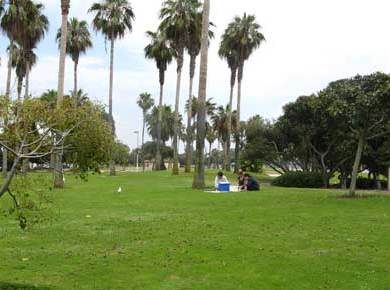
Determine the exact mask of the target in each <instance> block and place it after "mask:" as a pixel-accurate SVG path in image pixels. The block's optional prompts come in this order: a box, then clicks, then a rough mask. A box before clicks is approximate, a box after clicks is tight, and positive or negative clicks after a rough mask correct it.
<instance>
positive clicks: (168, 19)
mask: <svg viewBox="0 0 390 290" xmlns="http://www.w3.org/2000/svg"><path fill="white" fill-rule="evenodd" d="M199 8H200V3H199V2H198V1H197V0H165V1H164V2H163V7H162V9H161V11H160V19H161V24H160V27H159V29H160V30H161V31H163V32H164V33H165V35H166V37H167V39H168V40H169V42H170V45H171V47H172V48H173V49H174V50H175V57H176V62H177V80H176V99H175V135H174V137H173V142H172V143H173V152H174V154H173V155H174V157H173V169H172V173H173V174H174V175H178V174H179V151H178V149H179V148H178V134H179V102H180V87H181V74H182V69H183V63H184V50H185V47H186V44H187V43H188V39H189V31H190V27H191V23H192V21H193V19H194V18H195V17H196V15H197V13H198V10H199ZM207 28H208V27H207Z"/></svg>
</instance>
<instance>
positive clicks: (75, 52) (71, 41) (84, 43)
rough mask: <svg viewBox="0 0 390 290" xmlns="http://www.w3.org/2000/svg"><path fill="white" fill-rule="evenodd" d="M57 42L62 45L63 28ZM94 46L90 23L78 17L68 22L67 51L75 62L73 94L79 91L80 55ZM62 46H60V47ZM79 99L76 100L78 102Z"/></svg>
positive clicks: (59, 31)
mask: <svg viewBox="0 0 390 290" xmlns="http://www.w3.org/2000/svg"><path fill="white" fill-rule="evenodd" d="M57 42H58V44H59V46H60V45H61V28H60V29H59V30H58V33H57ZM91 47H92V40H91V34H90V33H89V29H88V23H87V22H86V21H79V20H78V19H77V18H72V19H71V20H70V21H69V22H68V35H67V40H66V53H67V54H68V55H69V56H70V57H72V61H73V63H74V88H73V93H72V95H74V96H76V95H77V91H78V86H77V68H78V64H79V59H80V55H82V54H85V53H86V52H87V50H88V49H89V48H91ZM59 48H60V47H59ZM77 103H78V100H76V104H77Z"/></svg>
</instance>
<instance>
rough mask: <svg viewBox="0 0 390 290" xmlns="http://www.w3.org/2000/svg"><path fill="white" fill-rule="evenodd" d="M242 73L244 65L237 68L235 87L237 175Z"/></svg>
mask: <svg viewBox="0 0 390 290" xmlns="http://www.w3.org/2000/svg"><path fill="white" fill-rule="evenodd" d="M243 73H244V63H242V64H241V65H240V66H239V68H238V85H237V126H236V148H235V162H236V164H235V166H234V172H235V173H238V171H239V169H240V163H241V160H240V144H241V135H240V125H241V124H240V120H241V84H242V78H243Z"/></svg>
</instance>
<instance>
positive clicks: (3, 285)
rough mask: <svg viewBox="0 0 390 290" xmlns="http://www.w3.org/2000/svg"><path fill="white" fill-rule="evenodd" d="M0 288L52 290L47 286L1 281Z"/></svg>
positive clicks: (1, 289)
mask: <svg viewBox="0 0 390 290" xmlns="http://www.w3.org/2000/svg"><path fill="white" fill-rule="evenodd" d="M0 290H51V288H49V287H46V286H33V285H27V284H15V283H7V282H0Z"/></svg>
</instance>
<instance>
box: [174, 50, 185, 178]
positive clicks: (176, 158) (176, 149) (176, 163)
mask: <svg viewBox="0 0 390 290" xmlns="http://www.w3.org/2000/svg"><path fill="white" fill-rule="evenodd" d="M183 58H184V49H181V51H180V52H179V55H178V57H177V80H176V100H175V124H174V134H173V167H172V174H173V175H179V146H178V145H179V143H178V138H179V130H180V128H179V104H180V85H181V73H182V70H183V60H184V59H183Z"/></svg>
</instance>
